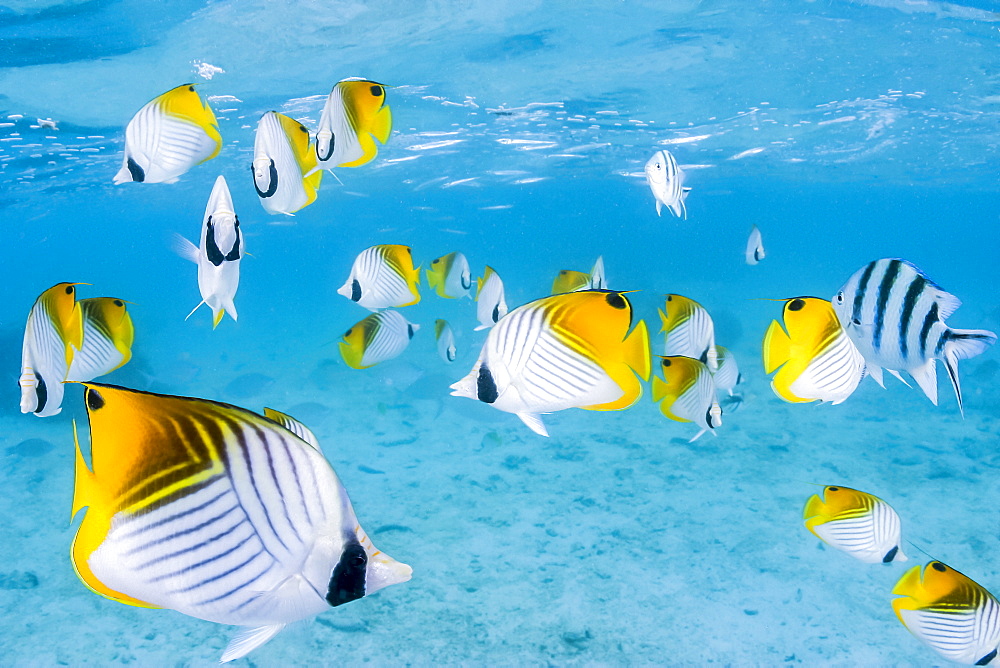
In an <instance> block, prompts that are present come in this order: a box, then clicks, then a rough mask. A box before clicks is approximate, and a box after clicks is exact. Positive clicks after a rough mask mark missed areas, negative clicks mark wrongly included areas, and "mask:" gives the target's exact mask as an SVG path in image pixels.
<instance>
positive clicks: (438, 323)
mask: <svg viewBox="0 0 1000 668" xmlns="http://www.w3.org/2000/svg"><path fill="white" fill-rule="evenodd" d="M434 338H435V339H437V349H438V355H439V356H440V357H441V359H443V360H444V361H445V362H448V363H449V364H450V363H451V362H454V361H455V359H456V358H457V357H458V352H457V350H456V349H455V333H454V332H453V331H451V325H449V324H448V321H447V320H440V319H438V320H435V321H434Z"/></svg>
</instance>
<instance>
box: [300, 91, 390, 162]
mask: <svg viewBox="0 0 1000 668" xmlns="http://www.w3.org/2000/svg"><path fill="white" fill-rule="evenodd" d="M391 133H392V111H391V110H390V109H389V105H388V104H386V99H385V86H384V85H382V84H380V83H377V82H375V81H369V80H368V79H363V78H361V77H351V78H349V79H344V80H343V81H340V82H338V83H337V84H335V85H334V87H333V90H331V91H330V95H329V96H327V98H326V104H324V105H323V113H322V115H321V116H320V119H319V129H318V130H317V131H316V145H315V152H316V162H317V165H318V168H319V169H330V168H332V167H357V166H359V165H363V164H365V163H366V162H370V161H371V160H372V159H374V158H375V156H376V155H378V145H377V144H376V143H375V140H376V139H377V140H378V141H379V142H381V143H382V144H384V143H386V142H387V141H389V135H390V134H391Z"/></svg>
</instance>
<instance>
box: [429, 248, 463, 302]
mask: <svg viewBox="0 0 1000 668" xmlns="http://www.w3.org/2000/svg"><path fill="white" fill-rule="evenodd" d="M426 271H427V285H428V286H430V287H431V288H433V289H434V291H435V292H437V293H438V296H440V297H444V298H446V299H457V298H459V297H469V298H470V299H471V298H472V273H471V271H470V270H469V261H468V260H467V259H466V257H465V255H463V254H462V253H459V252H457V251H456V252H454V253H448V254H447V255H442V256H441V257H439V258H436V259H434V260H431V266H430V267H428V268H427V270H426Z"/></svg>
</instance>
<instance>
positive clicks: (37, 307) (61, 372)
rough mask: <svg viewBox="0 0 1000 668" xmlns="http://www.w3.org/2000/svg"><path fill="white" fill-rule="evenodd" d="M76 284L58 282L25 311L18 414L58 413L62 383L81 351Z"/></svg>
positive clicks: (79, 316)
mask: <svg viewBox="0 0 1000 668" xmlns="http://www.w3.org/2000/svg"><path fill="white" fill-rule="evenodd" d="M77 285H78V283H58V284H56V285H54V286H52V287H51V288H49V289H48V290H46V291H45V292H43V293H42V294H41V295H39V296H38V298H37V299H36V300H35V303H34V305H33V306H32V307H31V311H29V312H28V322H27V324H26V325H25V327H24V342H23V344H22V347H21V376H20V378H19V379H18V384H19V385H20V387H21V412H22V413H34V414H35V415H37V416H38V417H49V416H50V415H56V414H57V413H59V411H61V410H62V399H63V381H64V380H66V376H67V374H68V373H69V370H70V368H71V366H72V364H73V359H74V357H75V355H76V354H77V352H78V351H79V350H80V349H81V348H83V313H82V310H81V309H80V305H79V303H77V301H76V286H77Z"/></svg>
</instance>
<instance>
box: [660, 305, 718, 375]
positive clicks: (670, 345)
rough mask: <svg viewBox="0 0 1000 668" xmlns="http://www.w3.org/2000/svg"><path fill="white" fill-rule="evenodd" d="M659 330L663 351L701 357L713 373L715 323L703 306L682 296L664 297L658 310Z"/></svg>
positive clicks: (670, 354) (716, 364) (670, 353)
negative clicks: (662, 337) (661, 335)
mask: <svg viewBox="0 0 1000 668" xmlns="http://www.w3.org/2000/svg"><path fill="white" fill-rule="evenodd" d="M660 322H661V327H660V331H661V332H663V334H664V336H665V337H666V341H665V343H664V346H663V354H664V355H665V356H667V357H673V356H678V355H679V356H682V357H691V358H693V359H696V360H700V361H701V362H703V363H704V364H705V365H707V366H708V369H709V371H712V372H713V373H714V372H715V371H717V370H718V368H719V360H718V357H717V355H718V353H717V351H716V349H715V324H714V323H713V322H712V316H710V315H709V314H708V311H707V310H705V307H704V306H702V305H701V304H699V303H698V302H696V301H694V300H693V299H688V298H687V297H683V296H681V295H674V294H670V295H667V296H666V301H665V302H664V305H663V308H662V309H660Z"/></svg>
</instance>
